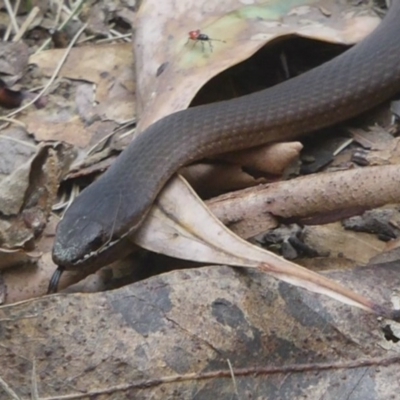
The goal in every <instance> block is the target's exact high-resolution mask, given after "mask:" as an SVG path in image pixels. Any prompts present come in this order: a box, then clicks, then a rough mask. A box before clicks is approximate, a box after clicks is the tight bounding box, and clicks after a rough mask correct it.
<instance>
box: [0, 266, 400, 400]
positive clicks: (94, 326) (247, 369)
mask: <svg viewBox="0 0 400 400" xmlns="http://www.w3.org/2000/svg"><path fill="white" fill-rule="evenodd" d="M360 276H361V277H362V278H360ZM326 277H329V278H331V279H334V280H337V281H339V282H345V283H346V285H348V286H350V287H351V288H352V289H354V290H356V291H364V292H368V294H369V295H371V296H373V297H374V298H375V299H376V300H377V301H379V302H385V303H389V302H395V301H399V300H398V295H397V296H396V291H397V290H398V287H399V286H400V275H399V273H398V271H397V270H396V269H395V268H393V267H392V266H390V265H387V266H384V265H382V266H371V268H367V269H362V270H361V271H360V270H357V269H356V270H353V271H346V272H336V273H330V274H326ZM382 280H384V281H385V282H387V285H385V287H383V286H382V285H380V282H381V281H382ZM366 288H369V289H366ZM0 321H1V327H2V335H1V336H0V359H1V360H2V364H3V365H5V366H6V368H2V369H1V372H0V378H1V380H0V398H1V399H3V398H4V399H8V398H9V397H8V395H6V394H5V392H4V391H3V388H4V386H5V384H7V385H8V388H10V389H11V390H12V391H13V392H14V393H16V395H18V396H20V398H23V399H28V398H30V397H31V393H32V382H34V384H35V385H36V386H37V392H38V396H37V397H38V398H42V399H44V398H45V399H47V400H59V399H62V398H70V399H72V398H75V399H81V400H86V399H93V398H94V397H96V398H99V399H102V400H106V399H135V400H148V399H150V398H152V399H192V398H197V399H204V400H210V399H224V398H227V399H232V398H235V396H236V398H240V399H245V398H271V399H275V398H282V399H290V400H293V399H303V398H305V396H306V397H307V399H310V400H321V399H324V398H329V399H346V398H354V399H362V400H381V399H390V398H396V396H397V395H398V389H399V383H398V382H399V380H400V373H399V371H400V369H399V364H400V351H399V346H398V343H394V342H393V341H392V339H391V338H393V340H395V338H396V336H395V334H394V333H393V332H396V329H397V330H398V324H395V323H392V322H388V321H378V320H377V319H376V317H374V316H372V315H366V314H365V313H363V312H360V311H359V310H356V309H354V308H349V307H347V306H344V305H340V304H338V303H337V302H334V301H331V300H330V299H327V298H324V297H321V296H316V295H313V294H310V293H308V292H306V291H303V290H301V289H298V288H294V287H293V286H290V285H286V284H284V283H281V282H278V281H276V280H274V279H270V278H269V277H267V276H266V275H265V274H260V273H259V272H257V271H255V270H237V269H233V268H228V267H207V268H200V269H193V270H186V271H175V272H173V273H168V274H163V275H160V276H157V277H153V278H151V279H149V280H146V281H143V282H139V283H137V284H135V285H130V286H126V287H124V288H122V289H119V290H114V291H108V292H105V293H97V294H91V295H87V294H75V295H68V296H66V295H55V296H51V297H46V298H42V299H36V300H33V301H30V302H21V303H18V304H15V305H9V306H3V307H0ZM384 332H388V333H389V334H388V336H387V337H388V338H385V335H384ZM390 332H392V335H390ZM230 366H231V368H230ZM232 374H233V376H234V379H235V384H234V383H233V378H232ZM327 393H329V396H328V397H327Z"/></svg>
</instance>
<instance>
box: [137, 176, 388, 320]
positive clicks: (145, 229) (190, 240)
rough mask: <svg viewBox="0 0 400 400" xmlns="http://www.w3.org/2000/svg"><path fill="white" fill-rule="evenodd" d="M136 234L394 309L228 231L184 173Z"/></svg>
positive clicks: (142, 242)
mask: <svg viewBox="0 0 400 400" xmlns="http://www.w3.org/2000/svg"><path fill="white" fill-rule="evenodd" d="M132 240H133V241H134V242H135V243H136V244H138V245H139V246H141V247H144V248H146V249H148V250H151V251H155V252H159V253H162V254H166V255H169V256H172V257H178V258H183V259H190V260H193V261H199V262H205V263H217V264H226V265H232V266H241V267H252V268H259V269H261V270H262V271H264V272H267V273H268V274H270V275H272V276H273V277H275V278H277V279H280V280H282V281H285V282H288V283H291V284H293V285H295V286H299V287H303V288H305V289H308V290H310V291H313V292H316V293H321V294H325V295H328V296H330V297H332V298H335V299H337V300H339V301H342V302H344V303H346V304H351V305H354V306H356V307H359V308H362V309H364V310H367V311H370V312H374V313H378V314H384V315H385V316H388V315H390V313H389V312H388V311H386V310H384V309H383V307H380V306H378V305H377V304H374V303H373V302H372V301H370V300H369V299H367V298H365V297H363V296H360V295H358V294H356V293H354V292H352V291H351V290H348V289H346V288H344V287H343V286H341V285H339V284H337V283H335V282H333V281H331V280H329V279H327V278H325V277H323V276H321V275H319V274H317V273H315V272H312V271H309V270H307V269H305V268H303V267H300V266H298V265H296V264H293V263H291V262H290V261H287V260H285V259H283V258H281V257H279V256H277V255H275V254H273V253H271V252H267V251H265V250H263V249H261V248H259V247H256V246H253V245H251V244H250V243H248V242H246V241H244V240H242V239H241V238H239V237H238V236H236V235H235V234H233V233H232V232H231V231H229V230H228V229H227V228H226V227H225V226H224V225H223V224H222V223H221V222H220V221H218V220H217V219H216V218H215V217H214V216H213V215H212V214H211V213H210V212H209V210H208V209H207V207H206V206H205V205H203V203H202V202H200V201H199V199H198V197H197V195H196V194H195V193H194V192H193V190H192V189H191V188H190V187H189V185H187V184H186V183H185V181H184V180H183V179H182V178H179V179H172V180H171V181H170V182H169V184H168V185H167V186H166V187H165V188H164V189H163V191H162V193H161V195H160V196H159V197H158V200H157V201H156V202H155V204H154V206H153V208H152V210H151V212H150V215H149V216H148V217H147V219H146V221H145V222H144V224H143V226H142V227H141V229H140V230H139V232H137V233H136V234H135V235H134V237H133V238H132Z"/></svg>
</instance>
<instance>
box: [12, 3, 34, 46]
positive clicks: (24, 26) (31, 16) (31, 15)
mask: <svg viewBox="0 0 400 400" xmlns="http://www.w3.org/2000/svg"><path fill="white" fill-rule="evenodd" d="M39 11H40V8H39V7H37V6H35V7H33V8H32V10H31V12H30V13H29V15H28V16H27V17H26V19H25V21H24V23H23V24H22V25H21V28H20V30H19V31H18V33H17V34H16V35H15V36H14V38H13V40H12V41H13V42H18V40H20V39H21V38H22V36H23V34H24V33H25V32H26V31H27V30H28V28H29V27H30V26H31V23H32V22H33V21H34V19H35V18H36V15H38V13H39Z"/></svg>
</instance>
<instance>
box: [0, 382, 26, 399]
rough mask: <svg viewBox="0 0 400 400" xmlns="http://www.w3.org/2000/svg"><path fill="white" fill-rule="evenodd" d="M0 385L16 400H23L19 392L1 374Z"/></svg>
mask: <svg viewBox="0 0 400 400" xmlns="http://www.w3.org/2000/svg"><path fill="white" fill-rule="evenodd" d="M0 387H1V388H2V389H3V390H4V391H5V392H6V393H7V394H8V395H9V396H10V397H11V398H12V399H14V400H21V399H20V397H19V396H18V395H17V393H15V392H14V390H12V389H11V388H10V386H8V384H7V383H6V382H5V381H4V380H3V379H2V378H1V376H0Z"/></svg>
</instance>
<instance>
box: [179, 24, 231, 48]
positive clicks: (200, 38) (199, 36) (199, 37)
mask: <svg viewBox="0 0 400 400" xmlns="http://www.w3.org/2000/svg"><path fill="white" fill-rule="evenodd" d="M188 35H189V38H188V40H187V42H186V44H188V43H189V40H193V41H194V44H193V46H195V45H196V43H197V42H200V43H201V48H202V50H203V51H204V50H205V49H204V42H207V43H208V45H209V46H210V51H213V46H212V43H211V42H222V43H226V42H225V41H224V40H219V39H211V38H210V36H208V35H206V34H205V33H202V32H201V31H200V29H196V30H195V31H190V32H189V34H188Z"/></svg>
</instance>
